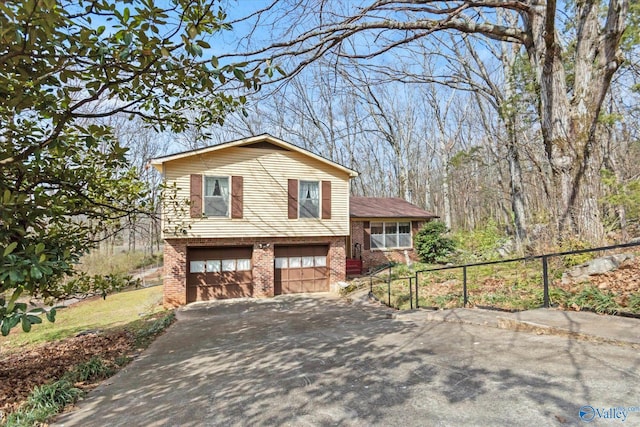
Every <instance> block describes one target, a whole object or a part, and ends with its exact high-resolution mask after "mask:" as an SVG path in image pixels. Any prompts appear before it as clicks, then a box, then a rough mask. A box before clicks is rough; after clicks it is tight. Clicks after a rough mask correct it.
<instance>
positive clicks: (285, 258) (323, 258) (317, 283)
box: [274, 245, 329, 295]
mask: <svg viewBox="0 0 640 427" xmlns="http://www.w3.org/2000/svg"><path fill="white" fill-rule="evenodd" d="M328 253H329V246H328V245H312V246H307V245H305V246H301V245H297V246H276V247H275V283H274V288H275V289H274V293H275V295H280V294H294V293H301V292H328V291H329V267H328V257H327V255H328Z"/></svg>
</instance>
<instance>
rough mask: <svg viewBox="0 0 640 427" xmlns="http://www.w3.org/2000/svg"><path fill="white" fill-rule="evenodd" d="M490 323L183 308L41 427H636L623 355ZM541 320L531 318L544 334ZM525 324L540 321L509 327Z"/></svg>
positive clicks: (630, 366)
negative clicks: (134, 354) (587, 426)
mask: <svg viewBox="0 0 640 427" xmlns="http://www.w3.org/2000/svg"><path fill="white" fill-rule="evenodd" d="M540 313H541V315H544V312H540ZM547 314H548V313H547ZM558 314H559V315H560V316H562V313H558ZM577 314H578V315H579V316H578V320H576V319H575V318H570V319H571V321H570V322H569V326H570V329H569V331H574V332H579V333H584V332H585V331H586V330H587V329H588V327H587V326H586V324H587V323H586V322H585V321H581V320H580V319H582V318H587V317H593V316H591V315H590V314H588V313H577ZM439 316H440V317H439ZM499 316H502V317H505V313H492V312H490V313H487V312H485V311H478V310H455V311H446V312H445V311H442V312H426V311H425V312H422V311H416V312H412V313H398V312H397V311H393V310H390V309H388V308H385V307H380V306H374V305H370V304H365V303H362V304H361V303H358V301H351V302H348V301H345V300H344V299H340V298H337V297H336V296H334V295H330V294H313V295H290V296H279V297H276V298H270V299H264V300H236V301H224V302H222V301H221V302H215V303H209V304H194V305H190V306H188V307H185V308H184V309H181V310H180V311H179V312H178V321H177V322H176V323H175V324H174V325H172V326H171V327H170V328H169V329H168V330H167V331H166V332H165V333H164V334H163V335H161V336H160V337H159V338H158V339H157V340H156V341H155V342H154V343H153V344H152V345H151V346H150V347H149V348H148V349H147V350H146V351H145V352H144V353H143V354H142V356H141V357H140V358H138V359H137V360H135V361H134V362H132V363H131V364H130V365H128V366H127V367H125V368H124V369H123V370H121V371H120V372H119V373H118V374H117V375H115V376H114V377H112V378H110V379H109V380H107V381H106V382H105V383H103V384H102V385H101V386H99V387H98V388H97V389H96V390H94V391H92V392H91V393H89V395H88V396H87V398H85V399H84V400H83V401H81V402H79V404H78V406H77V408H75V410H74V411H72V412H69V413H67V414H63V415H61V416H60V417H58V419H57V420H55V423H54V425H62V426H82V427H89V426H105V425H109V426H138V425H144V426H187V427H189V426H193V427H195V426H218V425H219V426H246V425H252V426H253V425H255V426H280V425H289V426H329V425H332V426H333V425H336V426H377V425H380V426H391V425H394V426H395V425H400V426H403V427H410V426H425V425H429V426H452V425H464V426H489V425H545V426H547V425H549V426H567V425H572V426H582V425H584V421H585V420H586V418H584V417H587V418H589V417H591V421H593V423H592V424H593V425H611V424H612V423H619V422H621V421H623V420H622V419H621V418H620V419H617V420H611V419H598V420H595V419H594V418H595V417H596V416H598V417H600V415H602V414H611V412H605V411H609V409H610V408H625V412H624V413H622V412H620V411H618V412H615V411H614V412H615V414H618V415H620V417H622V416H624V417H625V419H624V421H625V423H624V425H640V395H639V394H638V390H639V389H638V384H640V374H639V372H640V371H639V369H640V354H639V352H638V351H637V349H635V348H631V347H630V346H629V345H611V344H607V343H601V342H591V341H589V340H582V339H575V338H574V337H572V336H553V335H541V334H536V333H528V332H517V331H513V330H508V329H499V328H497V327H488V326H499V323H500V322H503V321H501V320H500V319H497V317H499ZM583 316H584V317H583ZM508 317H509V316H506V318H508ZM549 319H550V317H549V316H548V315H547V317H546V319H542V320H544V322H545V323H546V325H545V326H548V324H550V323H551V321H550V320H549ZM558 319H561V317H558ZM594 319H596V318H594ZM532 320H535V322H532V323H536V325H539V324H540V323H542V320H541V319H540V318H535V319H534V318H528V319H527V320H524V319H521V320H520V321H521V322H530V321H532ZM597 320H600V322H601V323H602V322H605V323H611V322H609V321H608V318H606V317H601V316H597ZM617 320H619V319H613V323H616V322H617ZM622 321H623V322H625V323H626V322H627V321H630V322H635V321H634V320H630V319H622ZM503 323H504V322H503ZM596 323H597V322H596ZM481 325H482V326H481ZM566 325H567V324H566V323H565V326H566ZM571 325H573V326H571ZM561 326H562V325H561ZM536 327H538V326H536ZM571 327H573V329H571ZM632 334H633V333H632ZM609 335H610V334H609ZM596 409H597V410H598V411H599V412H596V411H595V410H596ZM581 414H582V415H581ZM615 414H614V415H615ZM581 417H582V418H581Z"/></svg>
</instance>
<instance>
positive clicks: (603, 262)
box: [562, 253, 635, 282]
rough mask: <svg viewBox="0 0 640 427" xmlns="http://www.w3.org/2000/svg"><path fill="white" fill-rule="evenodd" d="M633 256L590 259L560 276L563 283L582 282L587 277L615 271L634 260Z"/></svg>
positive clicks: (621, 255) (619, 255) (617, 255)
mask: <svg viewBox="0 0 640 427" xmlns="http://www.w3.org/2000/svg"><path fill="white" fill-rule="evenodd" d="M634 258H635V255H633V254H628V253H625V254H614V255H607V256H603V257H600V258H596V259H592V260H591V261H588V262H585V263H584V264H580V265H577V266H575V267H573V268H572V269H571V270H569V271H567V272H565V273H564V274H563V275H562V280H563V282H565V281H567V280H571V281H576V280H584V279H585V278H588V277H589V276H593V275H596V274H603V273H607V272H609V271H613V270H616V269H617V268H618V266H619V265H620V264H622V263H623V262H624V261H626V260H628V259H634Z"/></svg>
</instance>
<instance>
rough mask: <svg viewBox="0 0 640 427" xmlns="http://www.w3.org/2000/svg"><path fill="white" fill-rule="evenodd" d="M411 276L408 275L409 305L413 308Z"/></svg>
mask: <svg viewBox="0 0 640 427" xmlns="http://www.w3.org/2000/svg"><path fill="white" fill-rule="evenodd" d="M411 285H413V277H409V307H410V308H411V310H413V288H412V287H411Z"/></svg>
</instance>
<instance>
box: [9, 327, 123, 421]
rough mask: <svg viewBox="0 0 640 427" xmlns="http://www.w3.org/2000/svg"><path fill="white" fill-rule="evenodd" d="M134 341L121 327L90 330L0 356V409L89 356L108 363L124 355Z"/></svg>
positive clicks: (12, 406)
mask: <svg viewBox="0 0 640 427" xmlns="http://www.w3.org/2000/svg"><path fill="white" fill-rule="evenodd" d="M134 343H135V336H134V335H133V334H132V333H131V332H127V331H124V330H122V331H117V332H109V333H104V334H102V333H91V334H87V335H82V336H77V337H74V338H68V339H65V340H62V341H57V342H50V343H47V344H43V345H39V346H37V347H30V348H28V349H25V350H23V351H20V350H17V351H12V352H10V353H8V354H2V355H0V411H1V412H3V413H9V412H12V411H13V410H15V409H16V408H17V407H18V406H19V405H20V404H21V403H22V402H23V401H24V400H26V398H27V397H28V395H29V394H30V393H31V391H32V390H33V388H34V387H36V386H40V385H43V384H46V383H50V382H52V381H55V380H57V379H59V378H60V377H62V375H64V373H65V372H67V371H69V370H70V369H72V368H73V367H74V366H76V365H78V364H80V363H83V362H86V361H88V360H89V359H91V358H92V357H93V356H99V357H101V358H103V359H105V360H108V361H111V362H113V361H115V360H116V359H118V358H119V357H123V356H126V355H127V354H129V353H131V352H132V350H133V349H134ZM79 386H86V385H84V384H83V385H79Z"/></svg>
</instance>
